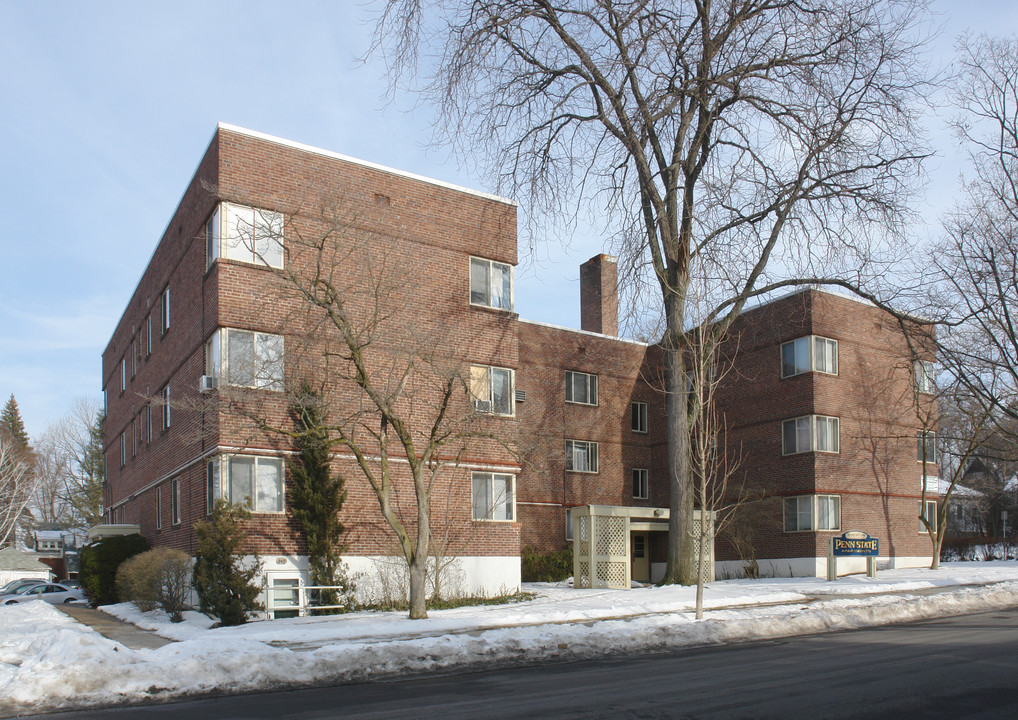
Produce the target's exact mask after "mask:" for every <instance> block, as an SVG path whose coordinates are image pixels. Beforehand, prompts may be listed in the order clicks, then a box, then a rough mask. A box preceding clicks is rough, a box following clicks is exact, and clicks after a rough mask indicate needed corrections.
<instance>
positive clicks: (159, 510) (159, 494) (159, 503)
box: [156, 485, 163, 530]
mask: <svg viewBox="0 0 1018 720" xmlns="http://www.w3.org/2000/svg"><path fill="white" fill-rule="evenodd" d="M162 527H163V486H162V485H160V486H159V487H157V488H156V530H159V529H161V528H162Z"/></svg>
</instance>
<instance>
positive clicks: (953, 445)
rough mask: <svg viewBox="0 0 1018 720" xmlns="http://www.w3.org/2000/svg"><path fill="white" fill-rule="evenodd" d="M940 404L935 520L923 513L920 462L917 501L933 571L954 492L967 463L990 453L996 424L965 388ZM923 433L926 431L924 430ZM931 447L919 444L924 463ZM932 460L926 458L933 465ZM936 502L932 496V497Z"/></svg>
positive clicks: (956, 387)
mask: <svg viewBox="0 0 1018 720" xmlns="http://www.w3.org/2000/svg"><path fill="white" fill-rule="evenodd" d="M938 401H939V402H938V405H939V417H938V425H939V435H938V438H937V444H936V447H937V449H938V450H939V457H938V458H936V459H937V460H938V462H939V464H940V479H939V480H940V484H941V488H938V493H937V494H938V495H939V502H938V503H937V512H936V516H935V517H930V516H928V515H927V513H926V512H925V508H926V502H927V500H928V499H929V498H928V496H927V487H926V486H927V483H926V477H927V476H926V472H927V471H926V463H925V462H924V463H923V490H922V497H921V500H920V504H919V505H920V511H919V523H920V525H922V527H924V528H925V529H926V533H927V534H928V535H929V537H930V542H931V544H932V545H933V560H932V562H931V563H930V569H931V570H936V569H938V568H939V567H940V550H941V548H942V547H943V544H944V537H945V535H946V533H947V526H948V520H947V519H948V515H949V508H950V506H951V502H952V499H953V498H954V495H955V492H956V491H957V490H958V487H959V484H960V482H961V480H962V478H963V477H965V474H966V472H967V471H968V470H969V467H970V464H971V463H972V461H973V460H975V459H976V458H977V457H978V456H979V455H980V454H981V453H985V452H987V451H989V447H990V445H991V443H992V441H993V436H994V434H995V433H994V429H995V422H994V421H993V418H992V415H991V414H990V413H989V412H988V411H987V407H986V405H985V404H983V403H982V402H980V401H979V400H978V399H975V398H973V397H972V396H971V395H970V394H969V393H968V392H967V389H966V388H965V387H964V386H962V385H958V384H956V385H953V386H952V387H951V388H948V389H946V390H944V391H942V392H941V393H939V397H938ZM924 433H925V429H924ZM928 447H932V446H931V444H929V443H927V442H920V444H919V446H918V450H919V452H920V453H921V454H922V456H923V459H924V461H925V460H926V457H927V455H928V454H929V453H930V452H931V450H928V449H927V448H928ZM933 459H934V458H929V461H930V462H933ZM933 499H934V500H937V499H938V498H937V497H936V496H935V497H934V498H933Z"/></svg>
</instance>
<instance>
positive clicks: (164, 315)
mask: <svg viewBox="0 0 1018 720" xmlns="http://www.w3.org/2000/svg"><path fill="white" fill-rule="evenodd" d="M169 329H170V286H169V285H167V286H166V289H165V290H163V293H162V296H161V298H160V300H159V330H160V332H161V333H162V335H165V334H166V332H167V331H168V330H169Z"/></svg>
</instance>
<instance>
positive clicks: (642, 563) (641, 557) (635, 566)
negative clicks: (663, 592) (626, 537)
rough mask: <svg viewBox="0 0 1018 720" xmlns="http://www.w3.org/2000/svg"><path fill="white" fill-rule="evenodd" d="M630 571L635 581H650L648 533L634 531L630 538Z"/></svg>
mask: <svg viewBox="0 0 1018 720" xmlns="http://www.w3.org/2000/svg"><path fill="white" fill-rule="evenodd" d="M629 547H630V548H631V552H632V557H631V563H630V564H631V572H632V577H633V580H635V581H636V582H642V583H649V582H650V543H649V533H645V532H634V533H633V534H632V536H631V538H630V543H629Z"/></svg>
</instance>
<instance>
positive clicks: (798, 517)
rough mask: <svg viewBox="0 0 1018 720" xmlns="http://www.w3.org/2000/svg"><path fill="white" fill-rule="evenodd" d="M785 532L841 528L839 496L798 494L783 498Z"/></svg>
mask: <svg viewBox="0 0 1018 720" xmlns="http://www.w3.org/2000/svg"><path fill="white" fill-rule="evenodd" d="M784 511H785V532H807V531H812V530H814V529H816V530H840V529H841V497H840V496H838V495H800V496H798V497H789V498H785V502H784Z"/></svg>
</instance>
